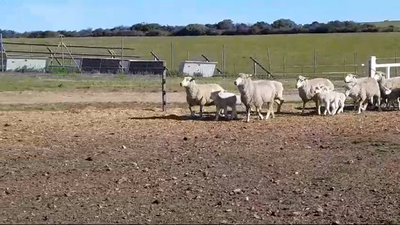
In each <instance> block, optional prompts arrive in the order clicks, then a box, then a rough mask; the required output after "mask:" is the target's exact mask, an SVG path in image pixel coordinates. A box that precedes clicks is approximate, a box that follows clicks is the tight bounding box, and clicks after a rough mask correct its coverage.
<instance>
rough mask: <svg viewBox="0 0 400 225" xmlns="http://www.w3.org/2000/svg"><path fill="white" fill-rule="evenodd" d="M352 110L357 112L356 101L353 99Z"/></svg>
mask: <svg viewBox="0 0 400 225" xmlns="http://www.w3.org/2000/svg"><path fill="white" fill-rule="evenodd" d="M353 105H354V110H357V100H356V99H353Z"/></svg>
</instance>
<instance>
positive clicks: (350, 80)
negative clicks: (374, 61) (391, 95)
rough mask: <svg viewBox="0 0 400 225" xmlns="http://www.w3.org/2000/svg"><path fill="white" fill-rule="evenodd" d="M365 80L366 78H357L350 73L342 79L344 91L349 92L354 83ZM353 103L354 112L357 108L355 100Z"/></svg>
mask: <svg viewBox="0 0 400 225" xmlns="http://www.w3.org/2000/svg"><path fill="white" fill-rule="evenodd" d="M366 78H368V77H360V78H358V76H357V75H355V74H351V73H349V74H347V75H346V77H345V78H344V83H345V85H344V87H345V90H349V89H350V88H351V87H352V86H353V85H354V83H357V82H361V81H364V80H365V79H366ZM381 95H382V92H381ZM353 103H354V110H356V108H357V104H356V103H357V102H356V100H354V102H353ZM371 104H372V102H371Z"/></svg>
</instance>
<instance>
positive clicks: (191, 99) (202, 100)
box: [180, 77, 224, 118]
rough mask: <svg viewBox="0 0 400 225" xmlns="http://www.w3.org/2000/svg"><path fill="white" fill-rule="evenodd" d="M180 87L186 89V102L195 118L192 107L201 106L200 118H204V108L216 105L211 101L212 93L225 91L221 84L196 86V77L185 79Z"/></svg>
mask: <svg viewBox="0 0 400 225" xmlns="http://www.w3.org/2000/svg"><path fill="white" fill-rule="evenodd" d="M180 86H182V87H185V89H186V101H187V103H188V105H189V110H190V114H191V116H192V117H194V111H193V110H192V107H193V106H196V105H199V106H200V118H203V108H204V106H211V105H214V102H213V100H212V99H211V92H212V91H223V90H224V89H223V88H222V87H221V86H220V85H219V84H196V82H195V78H194V77H184V78H183V80H182V81H181V82H180ZM218 113H219V112H218Z"/></svg>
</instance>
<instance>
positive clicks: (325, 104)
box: [319, 100, 331, 116]
mask: <svg viewBox="0 0 400 225" xmlns="http://www.w3.org/2000/svg"><path fill="white" fill-rule="evenodd" d="M321 105H322V102H321V104H320V105H319V107H321ZM324 106H325V109H324V115H325V116H326V113H327V112H328V113H329V114H331V112H330V109H329V108H330V104H329V101H328V100H325V101H324Z"/></svg>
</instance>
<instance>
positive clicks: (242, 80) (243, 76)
mask: <svg viewBox="0 0 400 225" xmlns="http://www.w3.org/2000/svg"><path fill="white" fill-rule="evenodd" d="M252 76H253V75H252V74H247V73H239V77H238V78H237V79H236V80H235V81H234V82H233V84H234V85H235V86H237V87H238V86H240V85H243V84H244V83H245V82H246V81H248V80H250V79H251V77H252Z"/></svg>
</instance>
